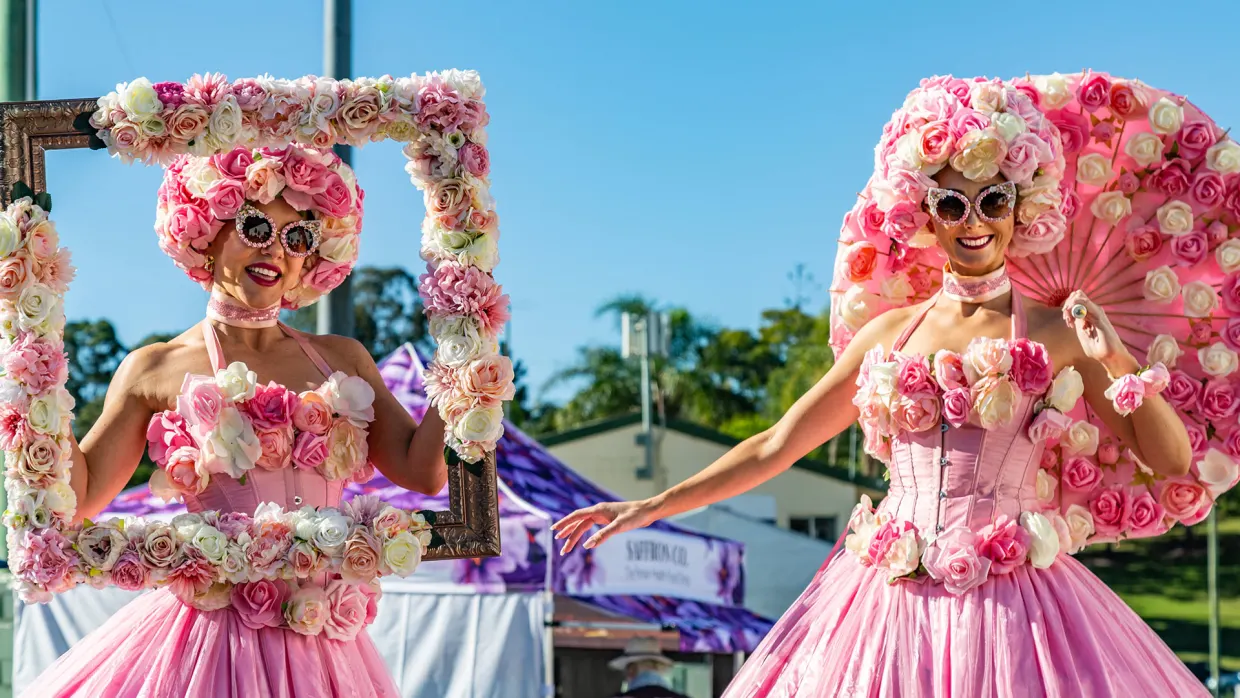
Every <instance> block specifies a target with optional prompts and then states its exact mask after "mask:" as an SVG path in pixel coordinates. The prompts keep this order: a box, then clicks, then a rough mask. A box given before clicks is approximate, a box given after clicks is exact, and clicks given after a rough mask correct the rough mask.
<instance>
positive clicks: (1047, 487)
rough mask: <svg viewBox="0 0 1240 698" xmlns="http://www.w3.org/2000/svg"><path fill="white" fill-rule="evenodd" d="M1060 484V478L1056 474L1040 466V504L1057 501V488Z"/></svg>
mask: <svg viewBox="0 0 1240 698" xmlns="http://www.w3.org/2000/svg"><path fill="white" fill-rule="evenodd" d="M1058 486H1059V480H1058V479H1056V478H1055V476H1054V475H1051V474H1050V473H1048V472H1046V470H1044V469H1042V468H1038V477H1037V493H1038V503H1039V504H1042V505H1047V504H1050V503H1051V502H1053V501H1055V489H1056V488H1057V487H1058Z"/></svg>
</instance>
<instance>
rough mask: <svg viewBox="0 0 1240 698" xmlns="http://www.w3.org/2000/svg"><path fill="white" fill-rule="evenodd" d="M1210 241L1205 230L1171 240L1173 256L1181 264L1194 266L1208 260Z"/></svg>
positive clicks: (1198, 230) (1191, 232) (1194, 231)
mask: <svg viewBox="0 0 1240 698" xmlns="http://www.w3.org/2000/svg"><path fill="white" fill-rule="evenodd" d="M1209 250H1210V241H1209V240H1207V239H1206V233H1205V231H1204V230H1201V229H1197V230H1193V231H1190V232H1188V233H1185V234H1184V235H1177V236H1175V237H1173V238H1171V254H1173V255H1175V258H1176V259H1178V260H1179V261H1180V262H1183V263H1184V264H1187V265H1189V266H1193V265H1196V264H1199V263H1200V262H1201V261H1202V260H1203V259H1205V258H1206V253H1207V252H1209Z"/></svg>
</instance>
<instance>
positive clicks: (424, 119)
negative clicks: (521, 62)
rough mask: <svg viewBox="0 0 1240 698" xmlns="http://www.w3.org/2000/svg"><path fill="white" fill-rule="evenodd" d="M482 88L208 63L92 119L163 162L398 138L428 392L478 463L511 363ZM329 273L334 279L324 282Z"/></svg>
mask: <svg viewBox="0 0 1240 698" xmlns="http://www.w3.org/2000/svg"><path fill="white" fill-rule="evenodd" d="M484 95H485V88H484V87H483V85H482V81H481V80H480V78H479V76H478V74H477V73H476V72H474V71H460V70H448V71H444V72H442V73H439V72H436V73H428V74H426V75H412V76H410V77H407V78H403V77H402V78H393V77H391V76H387V75H385V76H383V77H380V78H358V79H356V80H333V79H330V78H320V77H313V76H307V77H303V78H298V79H296V80H277V79H273V78H269V77H261V78H245V79H241V80H236V81H232V82H229V81H228V79H227V78H225V77H224V76H222V75H219V74H215V73H212V74H208V75H205V76H204V75H195V76H193V77H192V78H190V80H189V81H188V82H186V83H185V84H180V83H171V82H161V83H155V84H151V82H150V81H149V80H147V79H146V78H139V79H137V80H134V81H133V82H129V83H125V84H122V85H120V86H119V87H118V88H117V90H116V91H115V92H113V93H111V94H109V95H107V96H105V97H102V98H101V99H100V100H99V108H98V110H96V111H95V113H94V115H93V116H92V118H91V126H92V127H93V128H94V129H96V130H97V134H96V135H97V136H98V137H99V138H100V139H101V140H102V141H103V143H104V144H105V145H106V146H107V148H108V150H109V151H110V152H111V153H112V154H113V155H115V156H117V157H119V158H121V159H122V160H125V161H127V162H133V161H141V162H146V163H167V162H171V161H172V160H173V158H175V157H176V156H177V155H181V154H191V155H200V156H207V155H214V154H218V153H228V152H230V151H232V150H233V149H234V148H235V147H236V146H247V147H251V148H281V147H283V146H285V145H287V144H289V143H296V144H299V145H303V146H313V147H316V148H329V147H331V146H332V145H335V144H337V143H347V144H350V145H355V146H361V145H364V144H366V143H368V142H371V141H380V140H386V139H390V140H395V141H399V142H402V143H406V144H407V145H406V146H405V148H404V153H405V155H406V157H408V158H409V162H408V164H407V165H406V166H405V170H406V171H407V172H408V173H409V176H410V178H411V180H412V181H413V184H414V186H416V187H417V188H418V189H421V190H422V191H423V193H424V196H425V205H426V218H425V220H424V221H423V224H422V248H421V249H422V258H423V259H424V260H426V262H427V272H426V273H425V274H424V275H423V276H422V277H421V279H420V283H419V291H420V293H421V295H422V299H423V303H424V305H425V307H426V313H427V315H428V317H429V318H430V320H431V334H432V335H433V336H434V338H435V341H436V343H437V345H438V351H437V352H436V354H435V358H434V361H433V362H432V363H431V365H430V367H429V368H428V373H429V375H428V380H427V394H428V396H429V397H430V399H431V404H432V405H434V406H435V407H436V408H437V409H438V410H439V413H440V415H441V416H442V417H443V419H444V421H445V422H446V423H447V429H446V433H445V437H444V438H445V442H446V444H447V446H448V449H449V450H450V451H451V452H452V453H454V455H455V456H456V457H459V458H460V459H461V460H463V461H465V462H469V463H476V462H478V461H480V460H482V458H483V457H484V456H485V455H486V454H487V453H489V452H493V451H494V450H495V445H496V443H497V442H498V441H499V439H500V437H501V436H502V435H503V403H504V401H506V400H511V399H512V398H513V396H514V394H515V388H514V386H513V381H514V374H513V369H512V363H511V361H510V360H509V359H508V358H507V357H505V356H502V355H501V354H500V353H499V333H500V331H501V329H502V328H503V326H504V324H505V323H506V322H507V321H508V317H509V313H508V296H506V295H505V294H504V293H503V291H502V289H501V287H500V286H499V284H497V283H496V282H495V278H494V276H493V275H492V272H493V270H494V268H495V265H496V264H497V263H498V262H499V254H498V245H497V243H498V240H499V219H498V217H497V216H496V214H495V203H494V200H493V199H492V198H491V195H490V181H489V178H488V176H489V174H490V170H491V164H490V154H489V152H488V151H487V147H486V143H487V136H486V130H485V127H486V125H487V123H488V122H489V120H490V117H489V115H488V114H487V112H486V106H485V104H484V103H483V101H482V98H483V96H484ZM346 218H347V217H346ZM358 229H359V232H360V221H358ZM345 247H347V246H345ZM355 248H356V245H355V244H354V246H353V249H352V251H351V256H352V257H356V250H355ZM329 282H338V280H337V279H335V278H334V277H333V278H331V279H324V281H323V284H325V285H330V283H329Z"/></svg>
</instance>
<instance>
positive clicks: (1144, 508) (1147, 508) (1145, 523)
mask: <svg viewBox="0 0 1240 698" xmlns="http://www.w3.org/2000/svg"><path fill="white" fill-rule="evenodd" d="M1165 516H1166V511H1165V510H1164V509H1163V508H1162V506H1161V505H1160V504H1159V503H1158V502H1157V501H1156V500H1155V499H1154V496H1153V495H1151V494H1150V493H1149V492H1142V493H1141V495H1140V496H1138V497H1137V498H1136V499H1133V500H1132V513H1131V517H1130V521H1131V522H1132V532H1133V534H1134V535H1138V536H1149V535H1154V534H1157V533H1160V532H1161V531H1162V529H1163V528H1164V524H1163V518H1164V517H1165Z"/></svg>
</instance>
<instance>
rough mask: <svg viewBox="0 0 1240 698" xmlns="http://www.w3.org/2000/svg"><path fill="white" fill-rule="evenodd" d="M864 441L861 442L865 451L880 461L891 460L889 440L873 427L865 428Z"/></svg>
mask: <svg viewBox="0 0 1240 698" xmlns="http://www.w3.org/2000/svg"><path fill="white" fill-rule="evenodd" d="M863 431H864V432H865V442H864V443H863V444H862V445H863V447H864V448H865V452H866V453H868V454H870V455H871V456H874V457H875V458H877V459H878V460H879V461H880V462H883V463H890V462H891V442H890V441H888V440H887V439H886V438H885V437H884V436H883V435H882V434H880V433H878V432H877V431H875V430H873V429H865V430H863Z"/></svg>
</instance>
